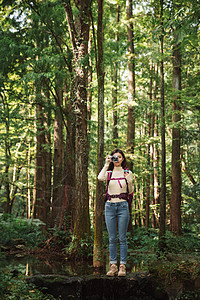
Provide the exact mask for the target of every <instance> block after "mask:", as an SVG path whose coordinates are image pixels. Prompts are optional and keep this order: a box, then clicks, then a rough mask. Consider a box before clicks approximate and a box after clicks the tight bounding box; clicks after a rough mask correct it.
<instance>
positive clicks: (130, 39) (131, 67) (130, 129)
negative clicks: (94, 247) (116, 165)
mask: <svg viewBox="0 0 200 300" xmlns="http://www.w3.org/2000/svg"><path fill="white" fill-rule="evenodd" d="M132 5H133V3H132V0H126V15H127V19H128V26H127V43H128V47H127V48H128V56H129V59H128V124H127V148H128V152H130V153H132V154H133V153H134V147H135V110H134V106H133V101H134V100H135V96H136V93H135V50H134V35H133V23H132V18H133V13H132ZM128 166H129V169H130V170H132V169H133V162H132V161H129V162H128ZM129 213H130V220H129V225H128V231H131V230H132V210H131V209H130V212H129Z"/></svg>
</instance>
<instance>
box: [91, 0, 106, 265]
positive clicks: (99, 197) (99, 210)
mask: <svg viewBox="0 0 200 300" xmlns="http://www.w3.org/2000/svg"><path fill="white" fill-rule="evenodd" d="M97 3H98V28H97V48H98V61H97V79H98V148H97V175H98V174H99V172H100V171H101V169H102V167H103V163H104V67H103V0H98V1H97ZM103 188H104V185H103V182H102V181H98V180H97V185H96V199H95V227H94V255H93V266H94V267H98V268H99V267H102V266H103V252H102V239H103V236H102V230H103V207H104V202H103Z"/></svg>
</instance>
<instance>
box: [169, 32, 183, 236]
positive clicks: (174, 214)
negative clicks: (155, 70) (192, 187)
mask: <svg viewBox="0 0 200 300" xmlns="http://www.w3.org/2000/svg"><path fill="white" fill-rule="evenodd" d="M172 87H173V91H174V96H173V103H172V122H173V128H172V192H171V205H170V208H171V210H170V219H171V223H170V229H171V231H172V232H173V233H174V234H177V235H180V234H181V152H180V150H181V132H180V125H179V123H180V120H181V103H180V90H181V45H180V44H179V43H177V36H176V33H175V43H174V49H173V83H172Z"/></svg>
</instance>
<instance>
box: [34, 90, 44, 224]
mask: <svg viewBox="0 0 200 300" xmlns="http://www.w3.org/2000/svg"><path fill="white" fill-rule="evenodd" d="M36 94H37V97H39V89H38V88H37V92H36ZM40 96H41V94H40ZM44 145H45V128H44V119H43V109H42V106H41V105H40V104H37V107H36V153H35V176H34V198H35V199H34V202H35V211H34V216H35V217H36V218H38V219H40V220H41V221H43V222H46V219H45V211H44V199H45V155H44Z"/></svg>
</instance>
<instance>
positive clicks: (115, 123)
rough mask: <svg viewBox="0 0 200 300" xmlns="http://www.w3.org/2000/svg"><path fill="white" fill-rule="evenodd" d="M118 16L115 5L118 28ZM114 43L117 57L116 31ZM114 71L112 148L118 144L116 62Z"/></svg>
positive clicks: (118, 10) (118, 8)
mask: <svg viewBox="0 0 200 300" xmlns="http://www.w3.org/2000/svg"><path fill="white" fill-rule="evenodd" d="M119 16H120V6H119V5H117V12H116V26H117V28H118V26H119ZM115 42H116V49H117V57H118V48H119V46H118V43H119V35H118V30H116V32H115ZM113 65H114V70H113V89H112V104H113V142H114V146H116V147H117V144H118V128H117V123H118V120H117V119H118V118H117V88H118V67H119V64H118V61H117V60H115V61H114V63H113Z"/></svg>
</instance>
